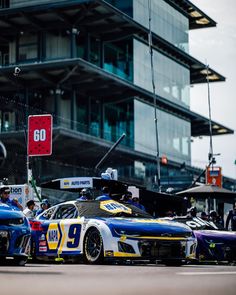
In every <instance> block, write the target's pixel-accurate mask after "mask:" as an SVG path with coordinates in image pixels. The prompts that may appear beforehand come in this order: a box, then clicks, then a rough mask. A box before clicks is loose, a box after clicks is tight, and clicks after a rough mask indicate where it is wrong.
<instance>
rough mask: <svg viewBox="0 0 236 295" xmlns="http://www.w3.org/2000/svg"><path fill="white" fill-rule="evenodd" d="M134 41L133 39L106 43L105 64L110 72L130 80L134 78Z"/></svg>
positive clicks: (105, 67) (104, 66)
mask: <svg viewBox="0 0 236 295" xmlns="http://www.w3.org/2000/svg"><path fill="white" fill-rule="evenodd" d="M132 52H133V42H132V41H131V40H126V41H124V40H123V41H122V42H121V41H119V42H111V43H106V44H105V45H104V65H103V68H104V69H105V70H107V71H108V72H111V73H113V74H116V75H118V76H120V77H121V78H124V79H127V80H129V81H132V80H133V58H132V56H133V54H132Z"/></svg>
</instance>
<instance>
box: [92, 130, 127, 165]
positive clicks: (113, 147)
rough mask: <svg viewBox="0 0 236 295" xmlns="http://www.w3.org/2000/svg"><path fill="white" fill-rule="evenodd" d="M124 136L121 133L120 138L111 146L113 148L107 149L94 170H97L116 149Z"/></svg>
mask: <svg viewBox="0 0 236 295" xmlns="http://www.w3.org/2000/svg"><path fill="white" fill-rule="evenodd" d="M125 136H126V134H125V133H123V134H122V135H121V137H120V138H119V139H118V140H117V141H116V142H115V143H114V144H113V146H112V147H111V148H110V149H109V151H108V152H107V153H106V154H105V155H104V156H103V157H102V159H101V160H100V161H99V162H98V163H97V165H96V166H95V170H97V169H98V167H99V166H101V164H102V163H103V162H104V161H105V160H106V158H107V157H108V156H109V155H110V153H111V152H112V151H113V150H114V149H115V148H116V147H117V145H118V144H119V143H120V142H121V141H122V140H123V139H124V138H125Z"/></svg>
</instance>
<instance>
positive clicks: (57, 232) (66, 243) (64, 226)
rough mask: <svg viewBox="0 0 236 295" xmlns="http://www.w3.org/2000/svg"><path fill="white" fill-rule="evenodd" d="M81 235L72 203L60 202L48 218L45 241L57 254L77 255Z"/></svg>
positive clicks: (78, 220) (79, 221) (78, 219)
mask: <svg viewBox="0 0 236 295" xmlns="http://www.w3.org/2000/svg"><path fill="white" fill-rule="evenodd" d="M80 235H81V219H80V218H78V210H77V208H76V206H75V205H74V204H61V205H59V206H58V208H57V210H56V212H55V213H54V215H53V216H52V218H51V220H50V224H49V226H48V230H47V235H46V238H47V243H48V247H49V249H50V250H51V251H55V252H56V253H57V254H58V255H60V254H64V255H78V254H80V253H81V250H80V249H79V243H80Z"/></svg>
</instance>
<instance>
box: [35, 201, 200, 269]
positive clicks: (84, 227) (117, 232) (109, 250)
mask: <svg viewBox="0 0 236 295" xmlns="http://www.w3.org/2000/svg"><path fill="white" fill-rule="evenodd" d="M31 228H32V241H33V246H32V257H33V258H36V259H50V258H52V259H54V258H59V259H61V258H63V259H70V258H73V257H74V258H77V257H78V258H79V257H82V258H83V259H84V260H85V261H86V262H87V263H91V264H97V263H102V262H103V261H104V260H118V259H125V260H133V259H136V260H148V261H150V260H151V261H161V262H162V263H164V264H166V265H181V264H183V263H185V262H186V261H187V260H189V259H194V258H195V250H196V238H195V237H194V236H193V233H192V230H191V229H190V228H189V227H188V226H186V225H183V224H179V223H176V222H170V221H160V220H157V219H153V218H152V216H150V215H149V214H148V213H146V212H144V211H142V210H140V209H139V208H137V207H135V206H132V205H130V204H124V203H119V202H116V201H113V200H107V201H68V202H64V203H61V204H58V205H55V206H53V207H51V208H49V209H48V210H46V211H44V212H43V213H42V214H41V215H39V216H38V217H37V218H36V220H34V221H31Z"/></svg>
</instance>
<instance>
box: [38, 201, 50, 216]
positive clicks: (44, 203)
mask: <svg viewBox="0 0 236 295" xmlns="http://www.w3.org/2000/svg"><path fill="white" fill-rule="evenodd" d="M40 207H41V208H40V209H38V210H37V212H36V214H35V216H38V215H39V214H41V213H43V212H44V211H45V210H47V209H48V208H50V207H51V205H50V203H49V201H48V199H43V200H42V202H41V204H40Z"/></svg>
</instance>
